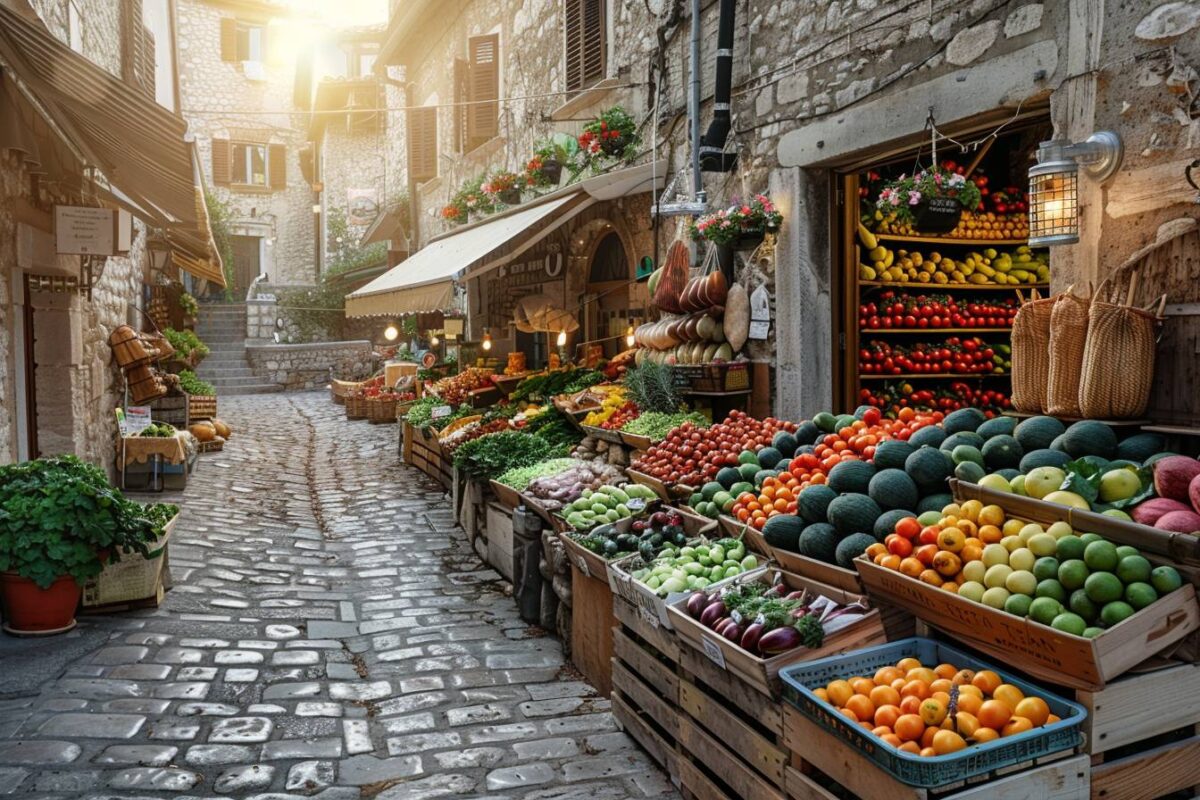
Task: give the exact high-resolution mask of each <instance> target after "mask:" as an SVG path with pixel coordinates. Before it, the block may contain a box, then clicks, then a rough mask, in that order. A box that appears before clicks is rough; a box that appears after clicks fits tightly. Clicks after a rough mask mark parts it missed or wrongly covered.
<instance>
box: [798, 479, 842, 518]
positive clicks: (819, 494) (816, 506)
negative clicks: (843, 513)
mask: <svg viewBox="0 0 1200 800" xmlns="http://www.w3.org/2000/svg"><path fill="white" fill-rule="evenodd" d="M837 496H838V495H837V492H835V491H834V490H833V489H830V488H829V487H828V486H825V485H822V484H818V485H815V486H809V487H808V488H807V489H804V490H802V491H801V492H800V499H799V500H798V501H797V506H798V508H799V513H800V516H801V517H803V518H804V519H805V521H807V522H810V523H813V522H825V521H827V519H828V517H827V516H826V515H827V513H828V511H829V504H830V503H831V502H833V499H834V498H835V497H837Z"/></svg>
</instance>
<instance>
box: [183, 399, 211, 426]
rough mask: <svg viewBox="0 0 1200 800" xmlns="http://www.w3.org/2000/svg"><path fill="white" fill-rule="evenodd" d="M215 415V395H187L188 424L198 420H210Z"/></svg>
mask: <svg viewBox="0 0 1200 800" xmlns="http://www.w3.org/2000/svg"><path fill="white" fill-rule="evenodd" d="M216 415H217V397H216V395H199V394H189V395H188V424H189V425H190V424H191V423H192V422H194V421H196V420H198V419H212V418H213V417H215V416H216Z"/></svg>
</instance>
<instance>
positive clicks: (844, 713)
mask: <svg viewBox="0 0 1200 800" xmlns="http://www.w3.org/2000/svg"><path fill="white" fill-rule="evenodd" d="M838 711H839V712H840V713H841V715H842V716H843V717H845V718H846V719H848V720H850V721H851V722H858V714H855V713H854V712H853V711H851V710H850V709H848V708H839V709H838Z"/></svg>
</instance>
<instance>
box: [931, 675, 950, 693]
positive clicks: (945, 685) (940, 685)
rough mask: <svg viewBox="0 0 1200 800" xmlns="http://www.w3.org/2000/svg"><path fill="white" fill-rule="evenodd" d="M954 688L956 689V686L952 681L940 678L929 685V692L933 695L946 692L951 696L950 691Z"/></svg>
mask: <svg viewBox="0 0 1200 800" xmlns="http://www.w3.org/2000/svg"><path fill="white" fill-rule="evenodd" d="M953 688H954V684H952V683H951V682H950V681H948V680H946V679H945V678H938V679H937V680H936V681H934V682H933V683H931V684H929V691H930V693H931V694H937V693H938V692H944V693H945V694H946V695H949V694H950V690H951V689H953Z"/></svg>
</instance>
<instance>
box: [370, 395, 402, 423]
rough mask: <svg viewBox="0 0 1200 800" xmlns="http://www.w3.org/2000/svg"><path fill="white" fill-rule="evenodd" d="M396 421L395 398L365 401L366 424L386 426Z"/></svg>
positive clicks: (376, 398) (375, 398) (372, 398)
mask: <svg viewBox="0 0 1200 800" xmlns="http://www.w3.org/2000/svg"><path fill="white" fill-rule="evenodd" d="M395 421H396V398H394V397H371V398H368V399H367V422H371V423H374V424H376V425H386V424H388V423H391V422H395Z"/></svg>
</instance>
